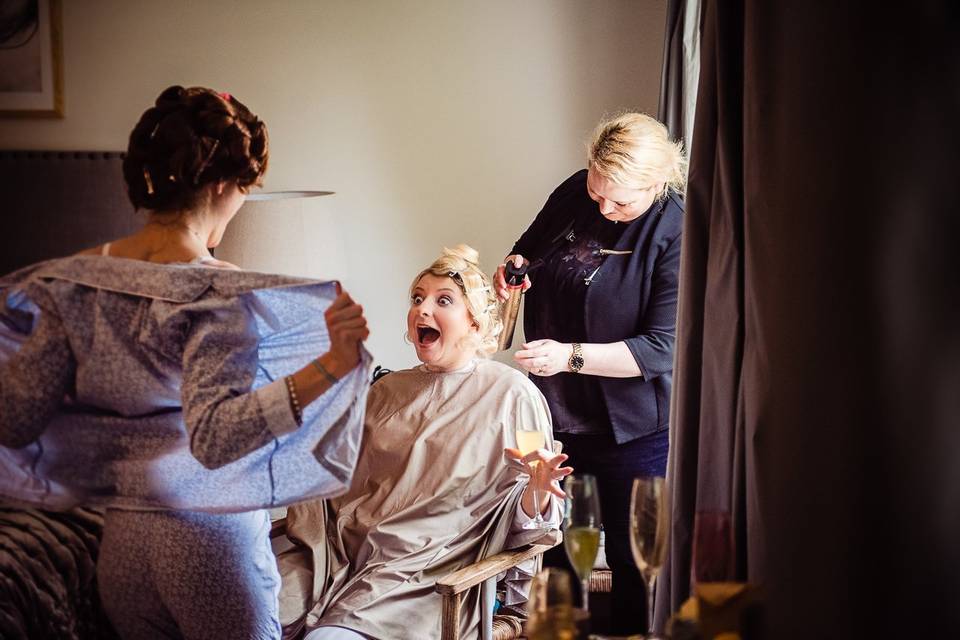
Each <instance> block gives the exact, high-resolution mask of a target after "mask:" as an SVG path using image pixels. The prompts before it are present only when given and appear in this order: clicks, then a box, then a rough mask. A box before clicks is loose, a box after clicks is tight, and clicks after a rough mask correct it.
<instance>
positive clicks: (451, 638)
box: [436, 531, 563, 640]
mask: <svg viewBox="0 0 960 640" xmlns="http://www.w3.org/2000/svg"><path fill="white" fill-rule="evenodd" d="M562 541H563V535H562V534H561V533H560V532H559V531H549V532H547V534H546V535H544V536H543V537H542V538H540V539H539V540H536V541H534V542H531V543H530V544H526V545H524V546H522V547H518V548H516V549H508V550H507V551H501V552H500V553H497V554H494V555H492V556H490V557H489V558H484V559H483V560H481V561H479V562H476V563H474V564H472V565H470V566H468V567H464V568H463V569H460V570H459V571H454V572H453V573H451V574H449V575H447V576H445V577H443V578H441V579H440V580H438V581H437V586H436V590H437V593H439V594H440V596H441V597H442V598H443V620H442V621H441V626H440V638H441V640H459V639H460V609H461V603H460V600H461V597H462V594H463V592H464V591H466V590H467V589H470V588H471V587H475V586H477V585H479V584H480V583H482V582H486V581H487V580H492V581H495V580H496V579H497V576H498V575H499V574H501V573H503V572H504V571H506V570H507V569H510V568H512V567H515V566H517V565H518V564H520V563H521V562H523V561H524V560H529V559H530V558H535V557H537V556H539V555H540V554H542V553H543V552H544V551H546V550H547V549H550V548H551V547H555V546H556V545H558V544H560V543H561V542H562ZM491 586H493V585H491Z"/></svg>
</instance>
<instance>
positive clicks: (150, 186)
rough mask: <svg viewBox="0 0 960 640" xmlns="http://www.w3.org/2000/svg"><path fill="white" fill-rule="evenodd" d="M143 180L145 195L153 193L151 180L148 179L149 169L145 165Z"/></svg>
mask: <svg viewBox="0 0 960 640" xmlns="http://www.w3.org/2000/svg"><path fill="white" fill-rule="evenodd" d="M143 180H144V182H146V183H147V195H148V196H152V195H153V180H151V179H150V171H149V169H147V168H146V167H144V168H143Z"/></svg>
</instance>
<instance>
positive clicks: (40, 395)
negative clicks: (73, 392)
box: [0, 287, 76, 449]
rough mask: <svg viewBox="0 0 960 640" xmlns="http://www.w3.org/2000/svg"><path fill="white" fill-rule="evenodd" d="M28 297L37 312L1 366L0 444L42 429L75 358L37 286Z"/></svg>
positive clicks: (25, 440) (67, 384) (22, 441)
mask: <svg viewBox="0 0 960 640" xmlns="http://www.w3.org/2000/svg"><path fill="white" fill-rule="evenodd" d="M35 289H36V291H35V292H34V291H31V295H30V299H31V301H32V302H34V303H35V304H36V305H37V307H38V309H39V311H38V313H37V315H36V316H35V318H36V320H35V326H34V327H33V330H32V331H31V332H30V335H29V337H28V338H26V340H25V341H24V342H23V344H22V345H21V347H20V348H19V349H18V350H17V351H16V352H15V353H14V354H13V355H12V356H11V358H10V359H9V360H8V361H7V362H6V363H5V364H4V365H3V366H2V367H0V445H3V446H5V447H10V448H12V449H18V448H20V447H24V446H26V445H28V444H30V443H31V442H33V441H34V440H36V439H37V438H39V437H40V435H41V434H42V433H43V431H44V429H45V428H46V426H47V424H48V423H49V422H50V420H51V419H52V418H53V416H54V414H55V413H56V412H57V410H58V409H59V408H60V405H61V404H62V402H63V399H64V397H65V396H66V394H67V393H68V392H69V390H70V388H71V386H72V381H73V379H74V375H75V372H76V360H75V359H74V357H73V352H72V351H71V349H70V342H69V340H68V337H67V332H66V330H65V329H64V326H63V322H62V320H61V318H60V315H59V313H58V311H57V309H56V305H55V304H54V303H53V301H52V300H51V299H50V297H49V296H48V295H47V294H46V293H45V292H44V291H43V290H42V289H41V288H39V287H36V288H35Z"/></svg>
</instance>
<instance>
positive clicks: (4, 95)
mask: <svg viewBox="0 0 960 640" xmlns="http://www.w3.org/2000/svg"><path fill="white" fill-rule="evenodd" d="M61 23H62V21H61V0H3V1H2V2H0V117H14V118H62V117H63V115H64V105H63V31H62V26H61Z"/></svg>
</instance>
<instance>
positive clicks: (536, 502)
mask: <svg viewBox="0 0 960 640" xmlns="http://www.w3.org/2000/svg"><path fill="white" fill-rule="evenodd" d="M533 521H534V522H543V516H541V515H540V492H539V491H537V488H536V487H534V488H533Z"/></svg>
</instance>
